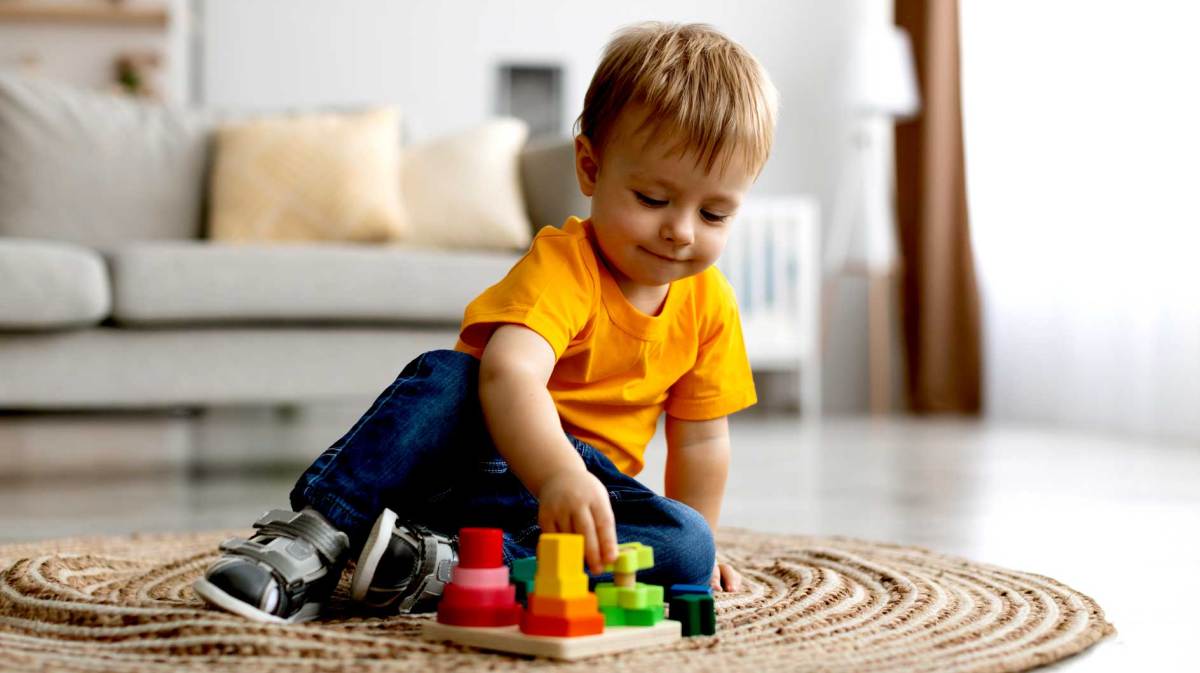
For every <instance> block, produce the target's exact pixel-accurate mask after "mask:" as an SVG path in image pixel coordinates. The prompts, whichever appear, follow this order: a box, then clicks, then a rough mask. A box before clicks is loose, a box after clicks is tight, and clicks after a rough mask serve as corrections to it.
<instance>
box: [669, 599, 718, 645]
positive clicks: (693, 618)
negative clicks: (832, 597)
mask: <svg viewBox="0 0 1200 673" xmlns="http://www.w3.org/2000/svg"><path fill="white" fill-rule="evenodd" d="M671 619H673V620H675V621H677V622H679V623H680V625H681V626H682V627H683V628H682V631H683V635H684V637H689V636H711V635H713V634H715V633H716V632H717V615H716V609H715V606H714V605H713V599H712V596H709V595H705V594H682V595H679V596H676V597H675V598H672V599H671Z"/></svg>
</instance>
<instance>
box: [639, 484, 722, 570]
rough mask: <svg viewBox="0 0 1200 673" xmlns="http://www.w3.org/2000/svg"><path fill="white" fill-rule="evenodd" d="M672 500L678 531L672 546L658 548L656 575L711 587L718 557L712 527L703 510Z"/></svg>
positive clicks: (673, 536)
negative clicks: (698, 510) (709, 525)
mask: <svg viewBox="0 0 1200 673" xmlns="http://www.w3.org/2000/svg"><path fill="white" fill-rule="evenodd" d="M670 502H671V503H672V507H671V508H670V511H671V515H672V518H673V519H674V522H675V530H674V531H673V532H672V534H671V535H670V547H669V548H667V549H662V550H659V549H655V550H654V551H655V554H654V556H655V559H654V565H655V570H656V571H657V572H656V573H655V574H656V575H659V576H660V577H661V578H662V579H661V580H660V581H663V582H669V583H671V584H700V585H704V586H707V585H708V583H709V580H711V578H712V571H713V566H714V565H715V564H716V558H717V544H716V541H715V540H714V539H713V534H712V530H711V529H710V528H709V527H708V521H707V520H706V519H705V518H704V516H703V515H701V514H700V513H699V512H697V511H696V510H694V509H692V508H691V507H689V506H687V505H685V504H683V503H681V502H677V501H670Z"/></svg>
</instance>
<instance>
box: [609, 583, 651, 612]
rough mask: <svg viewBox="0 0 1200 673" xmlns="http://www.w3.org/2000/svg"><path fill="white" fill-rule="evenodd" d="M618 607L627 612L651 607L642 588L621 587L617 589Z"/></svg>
mask: <svg viewBox="0 0 1200 673" xmlns="http://www.w3.org/2000/svg"><path fill="white" fill-rule="evenodd" d="M617 605H620V606H621V607H623V608H625V609H626V610H641V609H643V608H648V607H650V604H649V603H648V602H646V592H645V591H642V590H641V588H640V587H619V588H618V589H617Z"/></svg>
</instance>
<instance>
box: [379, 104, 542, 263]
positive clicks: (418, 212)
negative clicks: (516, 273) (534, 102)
mask: <svg viewBox="0 0 1200 673" xmlns="http://www.w3.org/2000/svg"><path fill="white" fill-rule="evenodd" d="M528 136H529V126H528V125H527V124H526V123H525V122H523V121H521V120H519V119H512V118H504V119H493V120H491V121H488V122H486V123H484V124H482V125H480V126H477V127H475V128H471V129H468V130H466V131H462V132H459V133H455V134H451V135H448V136H444V137H441V138H436V139H433V140H429V141H426V142H423V143H418V144H414V145H410V146H408V147H405V148H404V152H403V161H402V164H401V166H402V167H401V174H402V176H403V177H402V180H401V194H402V199H403V201H404V209H405V211H406V212H407V213H408V216H409V221H410V223H411V224H410V231H409V232H408V235H407V236H406V237H405V239H404V240H405V241H407V242H410V243H413V244H416V245H423V246H438V247H446V248H493V249H501V250H518V249H522V248H526V247H528V246H529V241H530V240H531V239H532V234H531V233H530V232H531V227H530V225H529V217H528V215H527V213H526V210H525V201H524V197H523V194H522V192H521V176H520V153H521V147H522V146H523V145H524V144H525V139H526V138H527V137H528Z"/></svg>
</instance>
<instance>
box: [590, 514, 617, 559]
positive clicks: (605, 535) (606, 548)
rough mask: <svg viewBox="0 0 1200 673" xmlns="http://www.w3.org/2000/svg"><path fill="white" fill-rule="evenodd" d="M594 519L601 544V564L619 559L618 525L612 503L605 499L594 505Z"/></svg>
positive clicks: (598, 540) (598, 541)
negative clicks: (614, 518)
mask: <svg viewBox="0 0 1200 673" xmlns="http://www.w3.org/2000/svg"><path fill="white" fill-rule="evenodd" d="M592 519H593V520H594V521H595V522H596V537H597V543H598V544H599V546H600V562H601V564H605V563H612V562H614V561H616V560H617V526H616V522H615V521H614V520H613V513H612V503H610V502H609V501H608V500H605V501H604V502H603V503H600V504H597V505H595V506H593V507H592Z"/></svg>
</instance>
